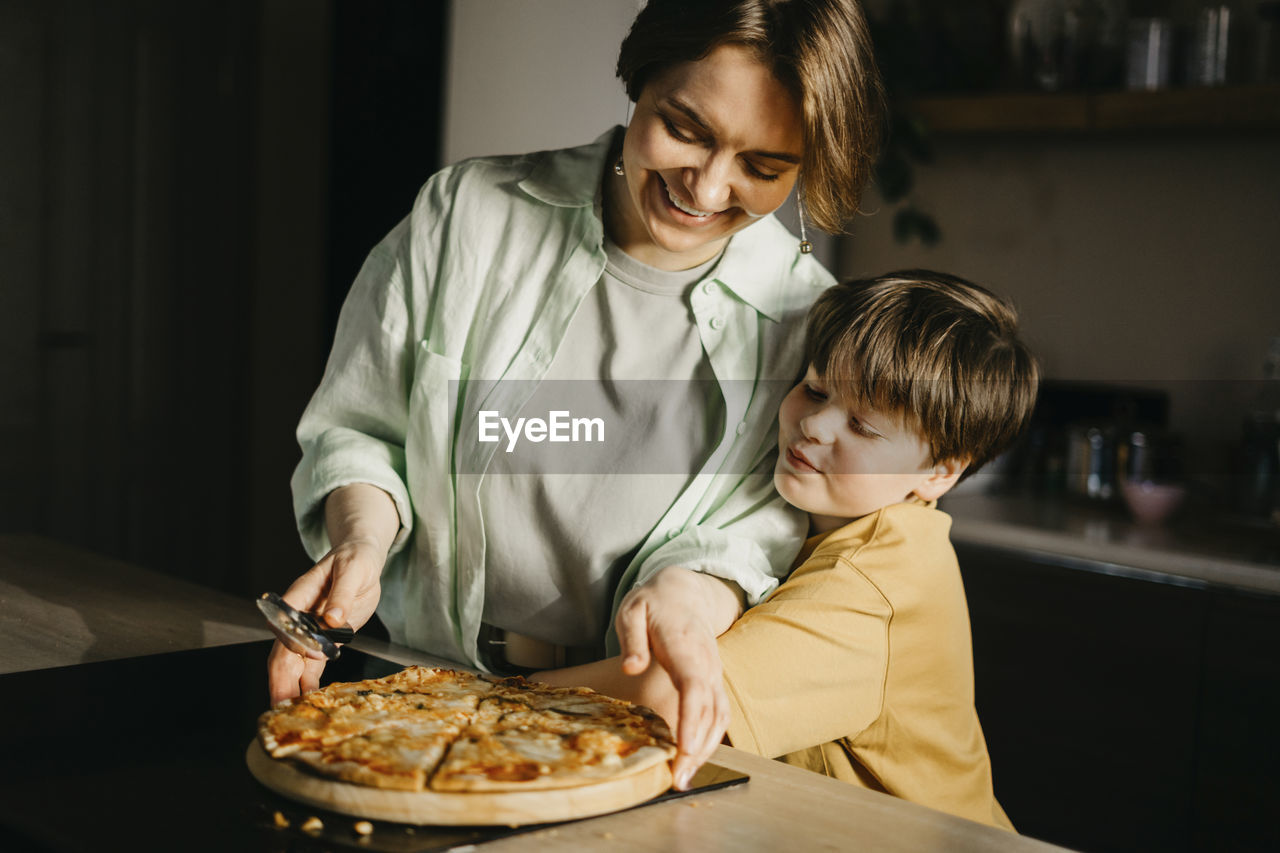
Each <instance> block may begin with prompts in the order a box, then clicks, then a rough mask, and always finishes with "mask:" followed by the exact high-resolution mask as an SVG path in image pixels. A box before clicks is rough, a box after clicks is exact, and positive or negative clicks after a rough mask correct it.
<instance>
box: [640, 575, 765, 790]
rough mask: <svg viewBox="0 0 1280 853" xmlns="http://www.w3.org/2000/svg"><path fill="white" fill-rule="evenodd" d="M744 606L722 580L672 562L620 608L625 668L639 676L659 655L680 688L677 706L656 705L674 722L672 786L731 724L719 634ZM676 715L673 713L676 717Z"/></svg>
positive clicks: (679, 784) (683, 783)
mask: <svg viewBox="0 0 1280 853" xmlns="http://www.w3.org/2000/svg"><path fill="white" fill-rule="evenodd" d="M741 613H742V603H741V601H740V600H739V598H738V594H737V592H736V591H735V590H734V588H733V587H732V586H730V585H729V584H727V583H726V582H725V581H722V580H720V579H719V578H716V577H713V576H711V575H706V574H702V573H700V572H691V571H689V570H688V569H682V568H680V567H678V566H669V567H667V568H665V569H663V570H661V571H660V572H658V573H657V574H656V575H654V576H653V578H651V579H650V580H649V581H647V582H646V583H644V584H642V585H641V586H638V587H636V588H634V589H632V590H631V591H630V592H629V593H627V595H626V597H625V598H624V599H623V600H622V606H621V607H620V608H619V609H618V617H617V625H616V627H617V631H618V642H619V644H620V645H621V647H622V671H623V672H624V673H625V674H627V675H639V674H640V673H642V672H644V671H645V670H646V669H648V667H649V664H650V662H651V660H652V661H654V662H656V663H657V664H658V665H659V666H661V667H662V668H663V669H664V670H666V672H667V675H668V677H669V678H670V679H671V683H672V685H673V686H674V687H675V689H676V691H677V692H678V694H679V707H678V708H677V709H674V710H675V711H676V713H675V714H674V715H673V714H672V710H673V709H662V708H655V709H654V710H656V711H658V712H659V713H661V714H662V715H663V716H664V717H666V719H667V720H668V722H670V723H672V724H673V725H674V726H675V728H676V744H677V746H678V747H679V753H678V754H677V755H676V761H675V766H674V768H673V773H674V777H675V786H676V788H678V789H681V790H683V789H685V788H687V787H688V786H689V780H690V779H692V778H693V774H694V771H696V770H697V769H698V768H699V767H701V766H702V765H703V764H704V763H706V761H707V759H708V758H710V757H711V753H712V752H713V751H714V750H715V748H716V745H717V744H718V743H720V741H721V739H722V738H723V737H724V733H725V730H726V729H727V728H728V727H729V697H728V695H727V694H726V693H725V689H724V677H723V669H722V667H721V664H720V652H719V650H718V649H717V647H716V637H718V636H719V635H720V634H721V633H723V632H724V631H726V630H728V628H729V626H730V625H732V624H733V621H734V620H735V619H737V618H738V616H739V615H741ZM672 716H674V717H675V719H672Z"/></svg>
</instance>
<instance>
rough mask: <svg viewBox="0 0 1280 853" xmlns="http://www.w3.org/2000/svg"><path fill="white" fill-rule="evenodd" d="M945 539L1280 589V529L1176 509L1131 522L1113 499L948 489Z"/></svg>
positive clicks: (1093, 566)
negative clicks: (1100, 501)
mask: <svg viewBox="0 0 1280 853" xmlns="http://www.w3.org/2000/svg"><path fill="white" fill-rule="evenodd" d="M939 506H940V508H941V509H942V510H944V511H945V512H946V513H947V514H948V515H950V516H951V518H952V527H951V541H952V542H954V543H956V544H957V545H961V544H967V545H984V546H991V547H997V548H1006V549H1011V550H1015V551H1023V552H1027V553H1030V554H1032V555H1037V554H1039V555H1043V556H1045V557H1048V558H1051V559H1054V560H1056V561H1059V562H1064V563H1067V564H1073V565H1076V566H1077V567H1079V568H1084V569H1089V570H1093V571H1100V572H1104V573H1106V574H1115V575H1122V576H1128V577H1134V578H1139V579H1143V580H1150V581H1156V582H1161V583H1173V584H1177V585H1180V586H1192V587H1221V588H1228V589H1236V590H1243V591H1245V592H1249V593H1254V594H1262V595H1280V528H1278V527H1275V526H1274V525H1266V524H1263V523H1261V522H1259V523H1258V524H1256V525H1252V526H1246V525H1243V524H1239V523H1237V524H1232V523H1229V522H1226V521H1221V520H1214V519H1210V518H1200V517H1195V516H1191V517H1187V514H1184V515H1183V516H1182V517H1177V516H1175V517H1174V518H1173V519H1172V520H1170V521H1169V522H1168V523H1166V524H1163V525H1144V524H1137V523H1135V522H1133V521H1132V520H1130V519H1129V518H1128V516H1127V514H1126V513H1125V511H1124V509H1123V508H1122V507H1120V506H1118V505H1090V504H1087V503H1083V502H1080V501H1073V500H1070V499H1067V498H1064V497H1060V496H1059V497H1043V496H1034V495H1019V494H1001V493H996V494H981V493H976V494H958V495H947V496H946V497H944V498H943V499H942V501H941V502H940V503H939Z"/></svg>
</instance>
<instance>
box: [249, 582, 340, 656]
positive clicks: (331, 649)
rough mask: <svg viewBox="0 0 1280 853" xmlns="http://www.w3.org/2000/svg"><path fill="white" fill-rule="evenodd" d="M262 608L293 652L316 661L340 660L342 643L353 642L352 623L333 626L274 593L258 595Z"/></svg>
mask: <svg viewBox="0 0 1280 853" xmlns="http://www.w3.org/2000/svg"><path fill="white" fill-rule="evenodd" d="M258 609H259V610H261V611H262V615H263V616H265V617H267V624H268V625H270V626H271V631H272V633H274V634H275V635H276V636H277V637H278V638H279V639H280V642H282V643H284V644H285V646H286V647H287V648H288V649H289V651H291V652H294V653H295V654H300V655H302V656H303V657H305V658H313V659H315V660H323V659H325V658H327V659H329V660H337V659H338V655H339V654H341V653H342V650H341V649H340V648H339V647H338V646H339V644H340V643H349V642H351V640H352V638H353V637H355V635H356V632H355V629H353V628H352V627H351V626H350V625H343V626H342V627H341V628H330V627H328V626H326V625H325V624H324V623H322V622H321V621H320V619H319V618H318V617H316V616H315V615H314V614H311V613H304V612H302V611H301V610H298V609H296V608H295V607H294V606H293V605H291V604H289V602H287V601H285V600H284V599H283V598H281V597H280V596H279V595H277V594H276V593H274V592H264V593H263V594H262V595H260V596H258Z"/></svg>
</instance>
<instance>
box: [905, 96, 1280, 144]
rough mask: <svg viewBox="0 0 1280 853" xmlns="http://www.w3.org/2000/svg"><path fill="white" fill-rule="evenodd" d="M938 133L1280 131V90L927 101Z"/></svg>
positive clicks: (920, 110) (927, 117) (918, 110)
mask: <svg viewBox="0 0 1280 853" xmlns="http://www.w3.org/2000/svg"><path fill="white" fill-rule="evenodd" d="M910 111H911V112H913V113H915V114H916V115H918V116H919V117H920V118H922V119H923V120H924V121H925V122H926V123H927V124H928V126H929V129H930V130H931V131H933V132H934V133H940V134H957V133H1100V132H1115V131H1147V130H1187V131H1219V130H1261V131H1277V130H1280V85H1265V86H1230V87H1221V88H1199V89H1164V90H1160V91H1156V92H1096V93H1060V94H1039V93H1010V94H990V95H970V96H945V97H929V98H920V99H918V100H916V101H913V102H912V104H911V106H910Z"/></svg>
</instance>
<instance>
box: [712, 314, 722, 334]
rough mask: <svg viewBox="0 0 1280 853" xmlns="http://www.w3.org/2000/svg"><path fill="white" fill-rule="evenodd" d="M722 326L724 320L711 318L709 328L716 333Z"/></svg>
mask: <svg viewBox="0 0 1280 853" xmlns="http://www.w3.org/2000/svg"><path fill="white" fill-rule="evenodd" d="M722 326H724V320H722V319H720V318H719V317H712V318H711V328H713V329H716V330H717V331H718V330H719V329H720V328H721V327H722Z"/></svg>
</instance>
